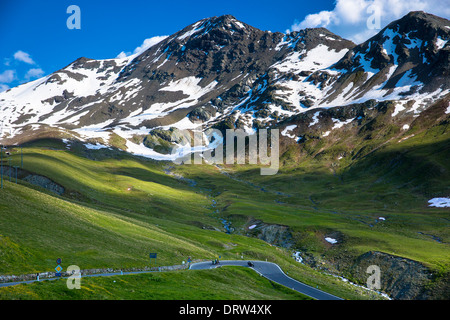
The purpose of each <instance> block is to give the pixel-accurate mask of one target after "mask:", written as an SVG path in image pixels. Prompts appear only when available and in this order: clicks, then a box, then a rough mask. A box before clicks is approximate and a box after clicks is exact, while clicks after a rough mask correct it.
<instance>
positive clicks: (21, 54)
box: [14, 50, 35, 64]
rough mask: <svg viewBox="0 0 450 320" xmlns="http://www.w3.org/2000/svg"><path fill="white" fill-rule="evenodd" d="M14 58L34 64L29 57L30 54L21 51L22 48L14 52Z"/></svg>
mask: <svg viewBox="0 0 450 320" xmlns="http://www.w3.org/2000/svg"><path fill="white" fill-rule="evenodd" d="M14 59H16V60H19V61H22V62H25V63H28V64H35V62H34V61H33V59H31V57H30V55H29V54H28V53H26V52H23V51H22V50H19V51H17V52H16V53H14Z"/></svg>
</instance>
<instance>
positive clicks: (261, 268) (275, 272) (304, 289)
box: [189, 260, 343, 300]
mask: <svg viewBox="0 0 450 320" xmlns="http://www.w3.org/2000/svg"><path fill="white" fill-rule="evenodd" d="M252 262H253V267H251V269H253V270H255V271H256V272H257V273H259V274H260V275H262V276H263V277H265V278H267V279H269V280H271V281H273V282H276V283H278V284H281V285H283V286H285V287H288V288H291V289H293V290H295V291H298V292H300V293H302V294H304V295H307V296H309V297H311V298H313V299H317V300H343V299H342V298H339V297H336V296H334V295H332V294H329V293H326V292H324V291H322V290H319V289H316V288H313V287H311V286H308V285H306V284H304V283H301V282H299V281H297V280H294V279H292V278H291V277H289V276H287V275H286V274H285V273H284V272H283V270H281V268H280V267H279V266H278V265H277V264H275V263H272V262H266V261H252ZM221 266H240V267H249V266H248V261H243V260H225V261H220V263H219V264H218V265H213V264H212V263H211V262H198V263H193V264H191V266H190V268H189V269H191V270H202V269H213V268H217V267H221Z"/></svg>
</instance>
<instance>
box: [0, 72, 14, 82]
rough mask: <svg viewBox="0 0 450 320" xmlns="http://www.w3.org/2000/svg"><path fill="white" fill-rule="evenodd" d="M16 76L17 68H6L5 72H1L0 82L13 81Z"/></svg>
mask: <svg viewBox="0 0 450 320" xmlns="http://www.w3.org/2000/svg"><path fill="white" fill-rule="evenodd" d="M15 78H16V71H15V70H5V71H3V73H0V82H3V83H10V82H13V81H14V79H15Z"/></svg>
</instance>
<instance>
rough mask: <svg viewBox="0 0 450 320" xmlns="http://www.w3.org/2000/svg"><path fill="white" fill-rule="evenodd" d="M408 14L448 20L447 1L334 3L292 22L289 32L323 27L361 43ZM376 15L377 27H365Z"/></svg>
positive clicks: (355, 0) (349, 0)
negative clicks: (417, 13) (326, 9)
mask: <svg viewBox="0 0 450 320" xmlns="http://www.w3.org/2000/svg"><path fill="white" fill-rule="evenodd" d="M410 11H425V12H427V13H431V14H434V15H437V16H440V17H443V18H447V19H449V18H450V6H449V5H448V1H442V0H410V1H402V0H370V1H369V0H337V1H336V2H335V7H334V8H333V10H330V11H321V12H318V13H313V14H309V15H307V16H306V17H305V19H304V20H303V21H300V22H296V23H294V24H293V25H292V26H291V31H298V30H300V29H304V28H317V27H324V28H327V29H329V30H330V31H332V32H334V33H336V34H338V35H340V36H341V37H343V38H346V39H350V40H352V41H354V42H356V43H361V42H363V41H365V40H367V39H368V38H370V37H371V36H373V35H375V34H376V33H378V32H379V31H380V30H381V29H382V28H384V27H385V26H386V25H387V24H389V23H390V22H392V21H393V20H396V19H399V18H401V17H403V16H404V15H406V14H407V13H408V12H410ZM376 14H379V21H380V26H379V28H369V25H370V24H371V22H373V21H374V20H371V19H373V17H374V15H376ZM288 31H289V30H288Z"/></svg>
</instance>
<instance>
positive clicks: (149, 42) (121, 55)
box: [116, 36, 168, 59]
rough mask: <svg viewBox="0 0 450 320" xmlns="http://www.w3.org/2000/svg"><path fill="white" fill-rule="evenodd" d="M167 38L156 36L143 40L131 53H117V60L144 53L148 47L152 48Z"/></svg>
mask: <svg viewBox="0 0 450 320" xmlns="http://www.w3.org/2000/svg"><path fill="white" fill-rule="evenodd" d="M167 37H168V36H156V37H152V38H148V39H145V40H144V42H142V44H141V45H140V46H139V47H137V48H136V49H134V51H133V53H131V52H124V51H122V52H121V53H119V54H118V55H117V57H116V58H117V59H121V58H126V57H128V56H129V55H131V54H141V53H142V52H144V51H145V50H147V49H148V48H150V47H153V46H154V45H155V44H157V43H159V42H161V41H163V40H164V39H165V38H167Z"/></svg>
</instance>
